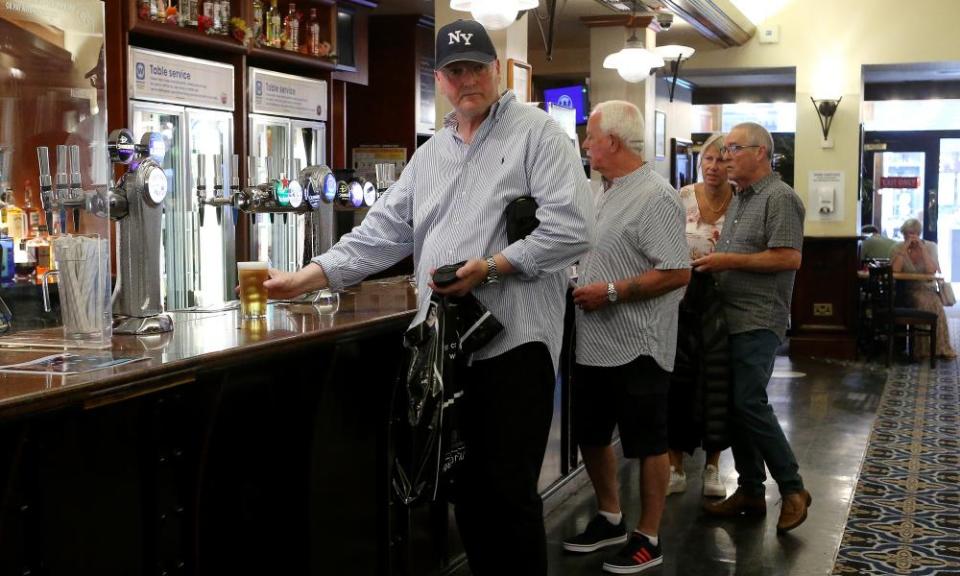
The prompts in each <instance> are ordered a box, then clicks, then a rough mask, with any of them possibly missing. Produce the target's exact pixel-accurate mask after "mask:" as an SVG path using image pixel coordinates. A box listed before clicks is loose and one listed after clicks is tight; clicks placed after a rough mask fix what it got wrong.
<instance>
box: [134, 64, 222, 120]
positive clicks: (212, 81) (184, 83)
mask: <svg viewBox="0 0 960 576" xmlns="http://www.w3.org/2000/svg"><path fill="white" fill-rule="evenodd" d="M129 78H130V86H129V89H130V97H131V98H135V99H137V100H149V101H151V102H168V103H170V104H180V105H183V106H196V107H200V108H213V109H215V110H228V111H230V112H232V111H233V109H234V101H233V66H230V65H227V64H220V63H218V62H209V61H207V60H199V59H197V58H188V57H186V56H178V55H176V54H164V53H163V52H154V51H153V50H144V49H142V48H130V74H129Z"/></svg>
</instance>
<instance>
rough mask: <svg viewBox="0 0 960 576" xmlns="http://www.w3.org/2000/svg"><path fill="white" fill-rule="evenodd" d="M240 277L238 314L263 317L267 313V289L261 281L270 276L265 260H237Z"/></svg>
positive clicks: (248, 316) (246, 316) (244, 316)
mask: <svg viewBox="0 0 960 576" xmlns="http://www.w3.org/2000/svg"><path fill="white" fill-rule="evenodd" d="M237 276H238V277H239V278H240V315H241V316H242V317H243V318H263V317H265V316H266V315H267V289H266V288H264V287H263V283H264V282H266V281H267V279H268V278H269V277H270V276H269V274H268V273H267V263H266V262H237Z"/></svg>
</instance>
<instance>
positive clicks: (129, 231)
mask: <svg viewBox="0 0 960 576" xmlns="http://www.w3.org/2000/svg"><path fill="white" fill-rule="evenodd" d="M107 150H108V152H109V153H110V159H111V161H113V162H114V163H116V164H122V165H125V166H128V169H127V171H126V172H125V173H124V174H123V176H121V177H120V180H119V182H118V183H117V185H116V186H114V187H113V189H112V190H111V192H110V218H111V219H112V220H116V221H117V234H116V244H117V285H118V287H117V291H116V294H115V298H114V302H113V314H114V322H113V333H114V334H136V335H140V334H156V333H160V332H169V331H171V330H173V319H172V318H171V317H170V316H168V315H167V314H164V313H163V301H162V299H161V295H160V243H161V236H160V235H161V217H162V215H163V200H164V198H166V196H167V175H166V174H165V173H164V171H163V167H162V166H161V165H160V162H161V161H162V160H163V155H164V154H165V153H166V150H165V146H164V144H163V138H162V136H161V135H160V134H157V133H154V132H148V133H146V134H144V136H143V139H142V140H141V142H140V143H136V142H135V141H134V139H133V134H132V133H131V132H130V131H129V130H127V129H119V130H114V131H113V132H111V133H110V137H109V139H108V141H107Z"/></svg>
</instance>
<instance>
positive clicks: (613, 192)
mask: <svg viewBox="0 0 960 576" xmlns="http://www.w3.org/2000/svg"><path fill="white" fill-rule="evenodd" d="M684 231H685V227H684V211H683V207H682V206H681V205H680V200H679V197H678V195H677V192H676V190H674V189H673V188H672V187H671V186H670V184H669V183H668V182H667V181H666V180H664V179H663V177H662V176H660V175H659V174H657V173H656V172H654V171H653V167H652V165H651V164H650V163H649V162H647V163H645V164H644V165H643V166H641V167H640V168H638V169H636V170H634V171H633V172H631V173H630V174H627V175H626V176H624V177H622V178H616V179H615V180H614V181H613V183H612V185H611V186H610V188H609V189H608V190H606V191H605V192H603V193H601V194H600V195H598V197H597V244H596V246H595V247H594V249H593V250H591V251H590V253H589V254H588V255H587V256H586V258H584V259H583V260H582V261H581V264H580V267H579V268H580V279H579V281H578V284H579V285H581V286H586V285H587V284H592V283H594V282H617V281H619V280H624V279H627V278H634V277H636V276H639V275H641V274H643V273H644V272H647V271H648V270H653V269H656V270H679V269H684V268H689V267H690V259H689V256H688V249H687V241H686V236H685V234H684ZM682 297H683V289H682V288H678V289H676V290H671V291H670V292H667V293H666V294H662V295H660V296H657V297H655V298H646V299H643V300H634V301H629V302H627V301H624V302H617V303H616V304H612V305H610V306H605V307H603V308H600V309H599V310H595V311H593V312H584V311H583V310H579V309H578V310H577V363H578V364H583V365H587V366H622V365H623V364H627V363H628V362H631V361H633V360H635V359H636V358H637V357H639V356H641V355H643V356H650V357H652V358H653V359H654V360H655V361H656V362H657V364H658V365H660V367H661V368H663V369H664V370H666V371H668V372H672V371H673V361H674V357H675V356H676V353H677V315H678V313H677V311H678V307H679V305H680V299H681V298H682Z"/></svg>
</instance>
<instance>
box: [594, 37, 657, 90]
mask: <svg viewBox="0 0 960 576" xmlns="http://www.w3.org/2000/svg"><path fill="white" fill-rule="evenodd" d="M661 66H663V58H662V57H660V56H659V55H658V54H654V53H653V52H651V51H649V50H647V49H646V48H644V47H643V44H641V43H640V40H639V39H638V38H637V32H636V30H631V33H630V38H628V39H627V43H626V44H625V45H624V47H623V48H622V49H621V50H620V51H619V52H614V53H613V54H610V55H609V56H607V57H606V58H604V59H603V67H604V68H611V69H616V71H617V73H618V74H620V77H621V78H623V79H624V80H626V81H627V82H643V81H644V80H646V79H647V77H648V76H650V69H651V68H659V67H661Z"/></svg>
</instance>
